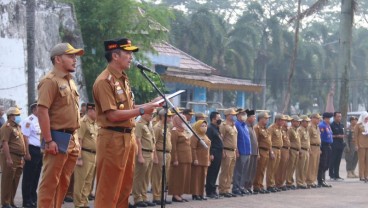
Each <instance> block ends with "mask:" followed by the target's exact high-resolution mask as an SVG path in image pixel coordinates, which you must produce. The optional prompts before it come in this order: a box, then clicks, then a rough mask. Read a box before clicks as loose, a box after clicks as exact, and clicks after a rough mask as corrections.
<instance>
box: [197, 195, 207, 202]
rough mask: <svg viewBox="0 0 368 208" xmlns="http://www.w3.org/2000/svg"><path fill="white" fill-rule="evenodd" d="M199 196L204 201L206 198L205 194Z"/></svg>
mask: <svg viewBox="0 0 368 208" xmlns="http://www.w3.org/2000/svg"><path fill="white" fill-rule="evenodd" d="M199 197H201V199H202V200H204V201H206V200H207V197H205V196H199Z"/></svg>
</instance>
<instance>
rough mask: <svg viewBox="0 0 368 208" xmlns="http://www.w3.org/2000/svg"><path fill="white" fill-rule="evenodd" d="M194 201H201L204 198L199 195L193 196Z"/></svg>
mask: <svg viewBox="0 0 368 208" xmlns="http://www.w3.org/2000/svg"><path fill="white" fill-rule="evenodd" d="M192 200H197V201H201V200H202V198H201V197H200V196H197V195H192Z"/></svg>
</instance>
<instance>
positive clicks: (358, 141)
mask: <svg viewBox="0 0 368 208" xmlns="http://www.w3.org/2000/svg"><path fill="white" fill-rule="evenodd" d="M363 133H365V129H364V126H363V124H361V123H359V124H357V125H355V128H354V136H353V140H354V142H355V145H357V146H358V148H368V135H363Z"/></svg>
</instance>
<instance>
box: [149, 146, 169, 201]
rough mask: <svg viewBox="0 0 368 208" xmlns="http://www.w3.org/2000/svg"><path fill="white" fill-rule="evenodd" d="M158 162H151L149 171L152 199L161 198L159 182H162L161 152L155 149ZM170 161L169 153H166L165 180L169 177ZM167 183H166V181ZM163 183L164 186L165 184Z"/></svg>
mask: <svg viewBox="0 0 368 208" xmlns="http://www.w3.org/2000/svg"><path fill="white" fill-rule="evenodd" d="M156 153H157V158H158V164H153V166H152V172H151V185H152V195H153V200H161V183H162V159H163V155H164V154H163V152H160V151H157V152H156ZM170 162H171V154H170V153H166V158H165V166H166V171H165V172H166V182H167V181H168V180H167V179H168V177H169V169H170ZM166 184H167V183H166ZM166 184H165V186H166Z"/></svg>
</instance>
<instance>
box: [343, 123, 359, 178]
mask: <svg viewBox="0 0 368 208" xmlns="http://www.w3.org/2000/svg"><path fill="white" fill-rule="evenodd" d="M349 121H350V126H349V127H348V128H347V130H346V142H345V143H346V147H345V160H346V172H347V173H348V175H347V177H348V178H358V176H357V175H355V168H356V166H357V164H358V150H357V149H356V148H355V144H354V140H353V135H354V128H355V126H356V124H357V122H358V118H357V117H355V116H351V117H350V118H349Z"/></svg>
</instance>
